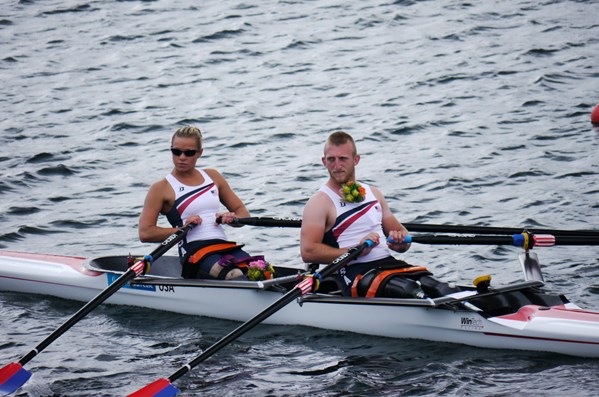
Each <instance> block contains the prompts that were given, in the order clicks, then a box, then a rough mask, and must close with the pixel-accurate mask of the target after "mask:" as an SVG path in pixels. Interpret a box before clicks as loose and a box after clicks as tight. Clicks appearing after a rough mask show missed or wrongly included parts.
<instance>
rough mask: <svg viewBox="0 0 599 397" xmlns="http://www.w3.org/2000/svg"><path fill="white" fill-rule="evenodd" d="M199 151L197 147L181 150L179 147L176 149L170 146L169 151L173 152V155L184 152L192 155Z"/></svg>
mask: <svg viewBox="0 0 599 397" xmlns="http://www.w3.org/2000/svg"><path fill="white" fill-rule="evenodd" d="M197 152H199V150H197V149H192V150H181V149H177V148H176V147H172V148H171V153H172V154H174V155H175V156H177V157H178V156H180V155H182V154H185V155H186V156H187V157H193V156H195V155H196V153H197Z"/></svg>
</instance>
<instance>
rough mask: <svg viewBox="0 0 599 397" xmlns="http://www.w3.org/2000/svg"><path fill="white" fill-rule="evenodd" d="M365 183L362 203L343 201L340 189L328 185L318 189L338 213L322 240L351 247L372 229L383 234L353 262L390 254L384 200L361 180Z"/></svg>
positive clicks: (329, 243)
mask: <svg viewBox="0 0 599 397" xmlns="http://www.w3.org/2000/svg"><path fill="white" fill-rule="evenodd" d="M362 186H363V187H364V189H365V190H366V197H365V199H364V201H362V202H359V203H346V202H343V201H341V197H340V196H339V195H338V194H337V192H334V191H333V190H332V189H331V188H330V187H328V186H326V185H324V186H322V187H321V188H320V189H319V191H321V192H323V193H325V194H326V195H327V196H329V198H330V199H331V201H332V202H333V204H334V205H335V211H336V214H337V217H336V219H335V224H334V225H333V227H332V228H331V230H328V231H327V232H326V233H325V235H324V238H323V241H322V242H323V243H325V244H327V245H330V246H332V247H335V248H348V247H354V246H356V245H358V244H360V240H362V238H363V237H364V236H365V235H366V234H368V233H370V232H373V231H375V232H378V234H379V235H380V236H381V239H380V241H379V245H377V246H375V247H374V248H372V250H371V251H370V252H369V253H368V255H364V256H360V257H359V258H357V259H355V260H354V261H352V262H351V263H362V262H370V261H374V260H377V259H382V258H387V257H389V256H390V255H391V251H390V250H389V247H387V243H386V237H385V233H384V232H383V225H382V222H383V212H382V209H381V204H380V203H379V201H378V200H377V199H376V197H375V196H374V194H373V193H372V190H371V189H370V187H369V186H368V185H365V184H362Z"/></svg>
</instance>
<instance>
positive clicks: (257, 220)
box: [236, 217, 599, 237]
mask: <svg viewBox="0 0 599 397" xmlns="http://www.w3.org/2000/svg"><path fill="white" fill-rule="evenodd" d="M236 222H237V223H239V224H242V225H250V226H274V227H301V226H302V220H301V219H298V218H270V217H250V218H238V219H237V221H236ZM403 225H404V226H405V227H406V229H408V230H409V231H411V232H423V233H427V232H428V233H460V234H517V233H521V232H523V231H528V232H531V233H537V234H552V235H554V236H588V237H599V230H557V229H541V228H528V227H522V228H514V227H488V226H463V225H435V224H422V223H404V224H403Z"/></svg>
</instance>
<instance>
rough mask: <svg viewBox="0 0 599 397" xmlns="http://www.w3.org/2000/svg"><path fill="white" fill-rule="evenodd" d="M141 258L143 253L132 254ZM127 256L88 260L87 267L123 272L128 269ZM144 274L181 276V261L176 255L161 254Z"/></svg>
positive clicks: (103, 270) (101, 270) (102, 270)
mask: <svg viewBox="0 0 599 397" xmlns="http://www.w3.org/2000/svg"><path fill="white" fill-rule="evenodd" d="M132 256H133V257H134V258H141V257H143V255H132ZM127 259H128V257H127V256H123V255H121V256H103V257H100V258H94V259H92V260H90V261H89V263H88V264H87V268H89V269H91V270H96V271H100V272H117V273H124V272H126V271H127V269H128V267H129V266H128V261H127ZM146 276H157V277H173V278H181V263H180V262H179V257H178V256H161V257H160V258H158V259H156V260H155V261H154V263H152V266H151V267H150V272H149V273H148V274H146Z"/></svg>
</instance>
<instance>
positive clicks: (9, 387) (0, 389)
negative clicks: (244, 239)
mask: <svg viewBox="0 0 599 397" xmlns="http://www.w3.org/2000/svg"><path fill="white" fill-rule="evenodd" d="M193 226H194V224H191V223H190V224H189V225H187V226H185V227H184V228H182V229H180V230H178V231H177V232H176V233H173V234H171V235H170V236H169V237H168V238H167V239H166V240H164V241H163V242H162V243H161V244H160V245H159V246H158V248H156V249H155V250H154V251H152V253H151V254H150V255H146V256H145V257H144V258H143V259H140V260H138V261H137V262H135V263H134V264H133V265H132V266H131V267H130V268H129V269H128V270H127V271H126V272H125V273H123V274H122V275H121V276H120V277H119V278H117V279H116V280H115V281H114V282H113V283H112V284H110V285H109V286H108V287H107V288H106V289H104V290H103V291H102V292H100V293H99V294H98V295H97V296H96V297H95V298H94V299H92V300H91V301H89V302H88V303H86V304H85V306H83V307H82V308H81V309H79V311H77V313H75V314H73V315H72V316H71V318H69V319H68V320H67V321H65V322H64V323H63V324H62V325H61V326H60V327H58V328H57V329H56V330H55V331H54V332H52V334H50V336H48V337H47V338H46V339H44V340H43V341H42V342H40V344H39V345H37V346H36V347H35V348H34V349H33V350H31V351H30V352H29V353H27V354H26V355H24V356H23V357H22V358H21V359H20V360H19V361H17V362H13V363H10V364H8V365H6V366H4V367H3V368H2V369H0V395H1V396H7V395H9V394H11V393H13V392H15V391H16V390H17V389H19V388H20V387H21V386H23V385H24V384H25V382H27V381H28V380H29V378H30V377H31V375H32V373H31V372H30V371H28V370H26V369H25V368H23V365H25V364H27V363H28V362H29V361H30V360H31V359H32V358H34V357H35V356H37V355H38V354H39V353H40V352H41V351H42V350H44V349H45V348H46V347H48V346H49V345H50V344H51V343H52V342H54V341H55V340H56V339H58V337H60V336H61V335H62V334H64V333H65V332H66V331H68V330H69V328H71V327H72V326H73V325H75V324H76V323H77V322H79V321H80V320H81V319H82V318H83V317H85V316H86V315H87V314H88V313H89V312H91V311H92V310H93V309H95V308H96V307H98V306H100V304H101V303H102V302H104V301H105V300H106V299H108V298H109V297H110V296H111V295H113V294H114V293H115V292H117V291H118V290H119V288H121V287H122V286H123V285H125V284H126V283H127V282H128V281H130V280H132V279H134V278H135V277H136V276H139V275H140V274H142V273H145V272H146V271H147V270H148V269H149V265H150V264H151V263H152V262H153V261H154V260H156V259H158V258H160V257H161V256H162V255H164V254H165V253H166V252H167V251H168V250H169V249H171V248H172V247H173V246H174V245H175V244H177V243H178V242H179V241H180V240H181V239H182V238H183V237H185V235H186V234H187V232H189V231H190V230H191V229H192V228H193Z"/></svg>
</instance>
